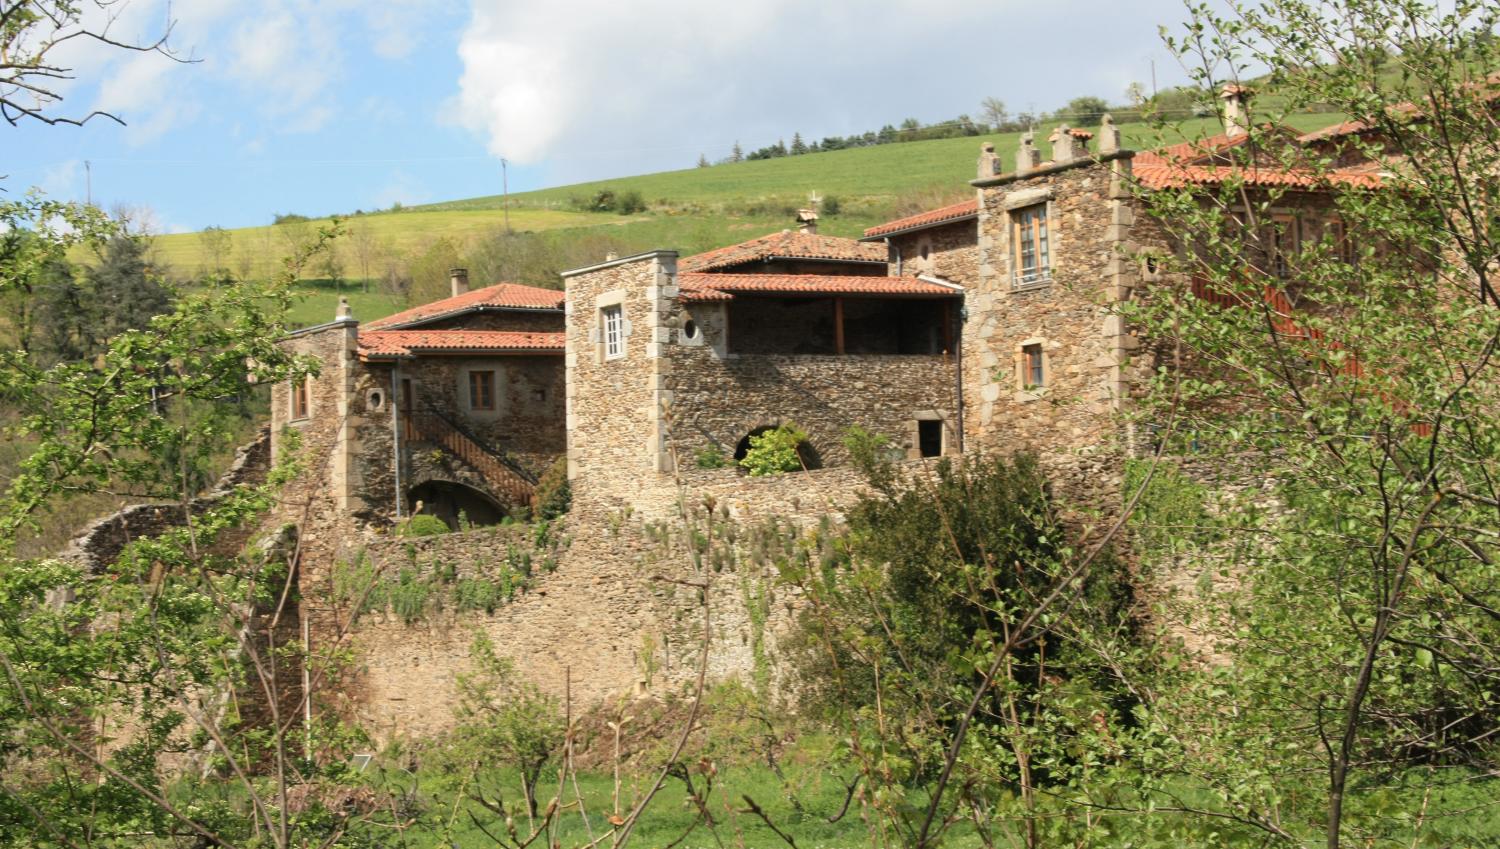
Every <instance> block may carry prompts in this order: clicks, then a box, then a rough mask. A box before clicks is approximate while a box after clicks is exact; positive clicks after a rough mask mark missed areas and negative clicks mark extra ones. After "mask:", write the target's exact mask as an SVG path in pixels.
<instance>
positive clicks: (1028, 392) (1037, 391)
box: [1011, 386, 1047, 404]
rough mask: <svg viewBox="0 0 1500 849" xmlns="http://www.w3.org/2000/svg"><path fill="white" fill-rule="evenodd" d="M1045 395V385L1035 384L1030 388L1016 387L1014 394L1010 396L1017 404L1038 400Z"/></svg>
mask: <svg viewBox="0 0 1500 849" xmlns="http://www.w3.org/2000/svg"><path fill="white" fill-rule="evenodd" d="M1045 397H1047V387H1045V386H1037V387H1033V388H1031V389H1018V390H1016V394H1015V395H1013V396H1011V398H1012V400H1014V401H1015V402H1016V403H1018V404H1026V403H1030V402H1032V401H1040V400H1042V399H1043V398H1045Z"/></svg>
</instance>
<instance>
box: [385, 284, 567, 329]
mask: <svg viewBox="0 0 1500 849" xmlns="http://www.w3.org/2000/svg"><path fill="white" fill-rule="evenodd" d="M563 297H564V296H563V293H562V291H561V290H558V289H543V288H541V287H538V286H523V285H521V284H520V283H497V284H495V285H494V286H486V287H485V288H483V289H475V290H473V291H471V292H465V293H464V294H462V295H458V296H456V297H452V298H444V299H442V300H441V301H433V302H432V303H429V304H423V305H421V306H419V307H412V308H411V309H409V310H403V311H401V312H398V313H396V314H395V315H388V316H386V317H385V318H380V319H376V320H375V321H372V322H369V323H367V324H365V325H364V326H365V327H367V328H370V329H372V330H373V329H378V328H396V327H407V326H410V325H413V324H421V323H423V322H427V321H433V320H435V319H438V318H445V317H448V316H451V315H457V314H461V313H465V312H471V311H476V310H482V309H485V308H491V309H515V310H560V309H562V308H563Z"/></svg>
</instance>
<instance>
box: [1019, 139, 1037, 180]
mask: <svg viewBox="0 0 1500 849" xmlns="http://www.w3.org/2000/svg"><path fill="white" fill-rule="evenodd" d="M1041 164H1042V152H1041V151H1040V150H1037V148H1036V134H1035V133H1033V132H1032V131H1030V130H1027V131H1026V132H1024V133H1022V134H1021V146H1020V147H1018V148H1016V173H1018V174H1024V173H1026V172H1027V171H1030V170H1032V169H1033V168H1037V167H1040V166H1041Z"/></svg>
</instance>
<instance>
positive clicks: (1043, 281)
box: [1010, 274, 1052, 292]
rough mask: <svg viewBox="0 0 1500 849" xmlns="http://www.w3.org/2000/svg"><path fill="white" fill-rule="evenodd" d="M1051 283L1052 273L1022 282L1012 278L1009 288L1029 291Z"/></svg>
mask: <svg viewBox="0 0 1500 849" xmlns="http://www.w3.org/2000/svg"><path fill="white" fill-rule="evenodd" d="M1051 285H1052V275H1050V274H1048V275H1047V276H1046V277H1038V278H1037V279H1035V280H1027V281H1026V282H1024V283H1021V282H1017V281H1014V280H1012V281H1011V284H1010V290H1011V291H1012V292H1030V291H1031V290H1033V289H1045V288H1047V287H1048V286H1051Z"/></svg>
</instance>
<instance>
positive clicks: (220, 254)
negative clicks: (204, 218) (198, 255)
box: [198, 227, 234, 276]
mask: <svg viewBox="0 0 1500 849" xmlns="http://www.w3.org/2000/svg"><path fill="white" fill-rule="evenodd" d="M198 244H199V245H201V246H202V247H203V257H204V260H205V262H206V265H205V267H204V269H203V273H204V274H207V275H216V276H217V275H224V274H228V273H229V257H230V255H231V254H232V252H233V250H234V234H232V233H230V232H229V231H228V230H225V229H224V228H223V227H204V228H203V229H202V230H201V231H199V233H198Z"/></svg>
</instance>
